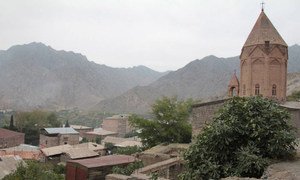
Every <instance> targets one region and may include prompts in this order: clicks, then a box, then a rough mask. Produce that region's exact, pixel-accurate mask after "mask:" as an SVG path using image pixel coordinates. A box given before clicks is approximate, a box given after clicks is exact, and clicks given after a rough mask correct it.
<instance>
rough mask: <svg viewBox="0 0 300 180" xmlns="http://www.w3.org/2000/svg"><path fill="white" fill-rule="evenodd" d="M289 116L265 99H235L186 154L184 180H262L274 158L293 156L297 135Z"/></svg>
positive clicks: (208, 126) (221, 110)
mask: <svg viewBox="0 0 300 180" xmlns="http://www.w3.org/2000/svg"><path fill="white" fill-rule="evenodd" d="M288 119H289V114H288V112H287V111H286V110H284V109H283V108H280V107H279V105H278V104H276V103H275V102H273V101H271V100H268V99H264V98H262V97H259V96H258V97H248V98H241V97H234V98H232V99H231V100H229V102H228V103H226V105H224V107H223V108H221V109H220V111H219V113H218V114H217V115H216V116H215V118H214V120H213V122H212V123H211V124H209V125H207V126H206V127H205V128H204V129H203V131H202V133H201V134H199V135H198V136H197V138H196V139H195V143H194V144H192V145H191V146H190V148H189V149H188V150H187V151H186V152H185V155H184V158H185V160H186V161H187V171H186V172H185V173H183V174H182V175H181V177H182V178H183V179H199V178H202V179H211V178H212V179H219V178H222V177H227V176H244V177H245V176H247V177H260V176H261V175H262V173H263V171H264V169H265V167H266V166H267V165H268V164H269V163H270V160H272V159H281V158H287V157H291V156H293V154H294V153H295V139H296V138H295V132H294V128H293V127H292V126H291V125H289V123H288V122H287V120H288Z"/></svg>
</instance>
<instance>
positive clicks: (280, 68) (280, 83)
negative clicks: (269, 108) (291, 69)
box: [239, 9, 288, 101]
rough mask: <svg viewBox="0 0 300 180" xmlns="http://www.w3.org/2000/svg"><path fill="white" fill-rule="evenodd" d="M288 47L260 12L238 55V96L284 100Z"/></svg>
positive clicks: (263, 13) (262, 12)
mask: <svg viewBox="0 0 300 180" xmlns="http://www.w3.org/2000/svg"><path fill="white" fill-rule="evenodd" d="M287 61H288V46H287V44H286V43H285V41H284V40H283V39H282V37H281V36H280V34H279V33H278V31H277V30H276V28H275V27H274V26H273V24H272V23H271V21H270V20H269V18H268V17H267V16H266V14H265V12H264V10H263V9H262V11H261V13H260V15H259V17H258V19H257V21H256V23H255V25H254V27H253V29H252V31H251V32H250V34H249V36H248V38H247V40H246V42H245V44H244V46H243V48H242V52H241V55H240V72H241V75H240V82H239V96H255V95H262V96H264V97H269V98H273V99H276V100H279V101H285V100H286V76H287Z"/></svg>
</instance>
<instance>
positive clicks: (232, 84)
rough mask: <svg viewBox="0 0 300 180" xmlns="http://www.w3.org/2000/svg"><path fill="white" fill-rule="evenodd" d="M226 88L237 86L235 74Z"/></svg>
mask: <svg viewBox="0 0 300 180" xmlns="http://www.w3.org/2000/svg"><path fill="white" fill-rule="evenodd" d="M228 86H239V79H238V78H237V76H236V72H235V71H234V74H233V75H232V76H231V79H230V82H229V85H228Z"/></svg>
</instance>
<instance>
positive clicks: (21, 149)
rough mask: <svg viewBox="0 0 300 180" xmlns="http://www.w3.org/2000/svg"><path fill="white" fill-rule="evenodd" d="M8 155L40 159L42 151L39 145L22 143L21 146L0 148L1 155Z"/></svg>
mask: <svg viewBox="0 0 300 180" xmlns="http://www.w3.org/2000/svg"><path fill="white" fill-rule="evenodd" d="M6 155H15V156H16V155H17V156H20V157H21V158H22V159H26V160H39V159H40V158H41V155H42V152H41V151H40V148H39V147H37V146H31V145H28V144H20V145H19V146H15V147H10V148H5V149H0V156H6Z"/></svg>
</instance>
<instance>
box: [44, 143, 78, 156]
mask: <svg viewBox="0 0 300 180" xmlns="http://www.w3.org/2000/svg"><path fill="white" fill-rule="evenodd" d="M71 148H72V146H71V145H69V144H65V145H60V146H53V147H49V148H44V149H41V151H42V152H43V154H44V155H45V156H53V155H58V154H62V153H63V152H65V151H66V150H68V149H71Z"/></svg>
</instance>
